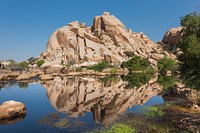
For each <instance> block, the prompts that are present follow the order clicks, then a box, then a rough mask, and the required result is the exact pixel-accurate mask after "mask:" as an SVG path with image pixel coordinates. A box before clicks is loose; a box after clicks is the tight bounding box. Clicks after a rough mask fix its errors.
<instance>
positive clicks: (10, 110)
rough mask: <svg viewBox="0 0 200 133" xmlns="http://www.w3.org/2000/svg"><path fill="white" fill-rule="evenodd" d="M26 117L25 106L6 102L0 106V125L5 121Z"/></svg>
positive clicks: (19, 103)
mask: <svg viewBox="0 0 200 133" xmlns="http://www.w3.org/2000/svg"><path fill="white" fill-rule="evenodd" d="M25 115H26V106H25V105H24V104H23V103H21V102H15V101H6V102H4V103H3V104H2V105H0V123H2V122H1V121H5V120H7V119H12V118H17V117H21V116H25Z"/></svg>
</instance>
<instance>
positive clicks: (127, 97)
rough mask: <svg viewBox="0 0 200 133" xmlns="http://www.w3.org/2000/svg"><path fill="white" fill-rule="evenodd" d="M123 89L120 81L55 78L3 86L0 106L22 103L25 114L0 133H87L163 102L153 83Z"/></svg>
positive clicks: (123, 86)
mask: <svg viewBox="0 0 200 133" xmlns="http://www.w3.org/2000/svg"><path fill="white" fill-rule="evenodd" d="M125 85H126V83H125V82H124V81H122V79H121V78H118V79H117V80H115V81H106V82H102V81H100V80H98V79H97V78H90V77H89V78H88V77H64V78H60V77H56V78H55V79H54V80H52V81H45V82H40V83H39V82H38V83H34V84H33V83H30V84H29V85H28V86H27V87H26V88H20V87H19V85H18V84H15V85H12V86H5V87H4V88H2V89H1V90H0V104H2V103H3V102H5V101H8V100H15V101H20V102H23V103H24V104H25V105H26V109H27V114H26V117H25V118H24V119H22V120H21V121H19V122H17V123H13V124H5V125H0V133H28V132H30V133H67V132H86V131H91V130H93V129H95V128H96V127H101V126H104V125H109V124H110V123H113V122H115V120H116V119H117V118H119V116H121V115H124V114H126V113H129V112H137V111H139V110H140V108H142V107H143V106H152V105H155V104H160V103H163V102H164V101H163V99H162V97H161V96H158V94H159V90H158V89H156V88H155V86H156V85H155V83H154V84H153V83H152V84H151V83H148V84H145V85H143V86H141V87H138V88H134V89H125Z"/></svg>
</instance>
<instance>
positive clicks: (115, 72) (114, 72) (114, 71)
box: [110, 67, 119, 75]
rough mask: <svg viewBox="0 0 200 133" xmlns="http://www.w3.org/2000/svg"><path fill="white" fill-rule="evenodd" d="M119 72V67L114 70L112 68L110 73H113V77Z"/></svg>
mask: <svg viewBox="0 0 200 133" xmlns="http://www.w3.org/2000/svg"><path fill="white" fill-rule="evenodd" d="M118 70H119V68H117V67H112V68H110V73H111V74H112V75H115V74H117V72H118Z"/></svg>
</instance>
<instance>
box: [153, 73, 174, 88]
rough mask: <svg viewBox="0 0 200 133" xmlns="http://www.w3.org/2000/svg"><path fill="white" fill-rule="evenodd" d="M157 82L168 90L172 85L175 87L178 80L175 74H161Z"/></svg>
mask: <svg viewBox="0 0 200 133" xmlns="http://www.w3.org/2000/svg"><path fill="white" fill-rule="evenodd" d="M157 82H158V83H159V85H161V86H162V87H163V89H164V90H165V91H166V90H168V89H169V88H171V87H173V86H174V85H175V83H176V80H175V78H174V77H173V76H163V75H159V76H158V80H157Z"/></svg>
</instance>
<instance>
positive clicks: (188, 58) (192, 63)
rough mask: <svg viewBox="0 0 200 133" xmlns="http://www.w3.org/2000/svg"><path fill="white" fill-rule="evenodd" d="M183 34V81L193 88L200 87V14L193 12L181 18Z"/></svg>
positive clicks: (181, 45) (181, 65) (180, 57)
mask: <svg viewBox="0 0 200 133" xmlns="http://www.w3.org/2000/svg"><path fill="white" fill-rule="evenodd" d="M181 25H182V26H183V27H184V28H183V36H182V40H181V43H180V45H179V47H180V48H181V50H182V52H183V53H182V54H181V55H180V56H179V58H178V59H179V61H180V67H179V68H180V71H181V75H182V78H183V81H184V82H185V84H186V85H188V86H189V87H192V88H200V14H198V13H191V14H189V15H186V16H184V17H182V18H181Z"/></svg>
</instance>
